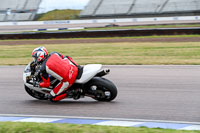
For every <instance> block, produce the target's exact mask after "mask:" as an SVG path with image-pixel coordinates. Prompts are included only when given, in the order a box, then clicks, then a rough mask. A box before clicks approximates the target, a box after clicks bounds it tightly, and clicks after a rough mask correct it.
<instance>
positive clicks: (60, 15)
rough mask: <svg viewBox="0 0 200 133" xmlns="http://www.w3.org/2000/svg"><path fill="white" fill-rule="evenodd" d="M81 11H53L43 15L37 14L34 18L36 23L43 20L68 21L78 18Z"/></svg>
mask: <svg viewBox="0 0 200 133" xmlns="http://www.w3.org/2000/svg"><path fill="white" fill-rule="evenodd" d="M80 12H81V10H71V9H67V10H53V11H50V12H47V13H44V14H39V15H37V16H36V20H37V21H45V20H69V19H77V18H79V14H80Z"/></svg>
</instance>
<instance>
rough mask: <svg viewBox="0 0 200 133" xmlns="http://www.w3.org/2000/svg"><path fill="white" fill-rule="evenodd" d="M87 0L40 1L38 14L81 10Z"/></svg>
mask: <svg viewBox="0 0 200 133" xmlns="http://www.w3.org/2000/svg"><path fill="white" fill-rule="evenodd" d="M88 2H89V0H42V3H41V4H40V9H39V13H41V12H47V11H50V10H54V9H83V8H84V7H85V6H86V5H87V3H88Z"/></svg>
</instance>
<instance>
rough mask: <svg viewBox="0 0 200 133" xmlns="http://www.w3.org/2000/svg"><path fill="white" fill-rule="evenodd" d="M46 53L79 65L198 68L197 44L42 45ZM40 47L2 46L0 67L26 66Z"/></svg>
mask: <svg viewBox="0 0 200 133" xmlns="http://www.w3.org/2000/svg"><path fill="white" fill-rule="evenodd" d="M41 45H42V46H45V47H46V48H47V49H48V51H49V52H52V51H57V52H60V53H63V54H64V55H69V56H71V57H73V59H74V60H75V61H76V62H77V63H78V64H90V63H101V64H113V65H114V64H115V65H143V64H145V65H162V64H164V65H169V64H173V65H199V64H200V43H199V42H178V43H167V42H166V43H163V42H160V43H130V42H129V43H128V42H124V43H94V44H58V45H50V44H47V45H45V44H44V45H43V44H41ZM38 46H40V45H15V46H12V45H9V46H7V45H1V46H0V65H25V64H27V63H28V62H29V61H31V59H32V58H31V53H32V50H33V49H34V48H35V47H38Z"/></svg>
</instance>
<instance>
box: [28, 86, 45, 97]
mask: <svg viewBox="0 0 200 133" xmlns="http://www.w3.org/2000/svg"><path fill="white" fill-rule="evenodd" d="M24 88H25V90H26V92H27V93H28V94H29V95H30V96H32V97H34V98H36V99H38V100H48V98H45V96H44V94H42V93H39V92H36V91H34V90H31V89H30V88H29V87H27V86H26V85H24Z"/></svg>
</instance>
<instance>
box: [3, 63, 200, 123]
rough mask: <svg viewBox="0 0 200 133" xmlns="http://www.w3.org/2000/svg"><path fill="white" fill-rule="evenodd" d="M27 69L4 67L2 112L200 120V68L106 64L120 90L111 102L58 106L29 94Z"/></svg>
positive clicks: (62, 103)
mask: <svg viewBox="0 0 200 133" xmlns="http://www.w3.org/2000/svg"><path fill="white" fill-rule="evenodd" d="M24 67H25V66H0V90H1V93H0V98H1V100H0V107H1V108H0V114H26V115H60V116H81V117H109V118H129V119H149V120H169V121H188V122H200V115H199V112H200V98H199V96H200V89H199V86H200V66H145V65H143V66H106V68H110V69H111V73H110V74H109V75H108V76H106V78H108V79H110V80H112V81H113V82H114V83H115V84H116V86H117V87H118V96H117V98H116V99H115V100H114V101H113V102H97V101H95V100H93V99H91V98H84V99H80V100H78V101H75V100H72V99H66V100H63V101H60V102H58V103H51V102H49V101H39V100H36V99H34V98H32V97H30V96H29V95H28V94H26V92H25V90H24V87H23V81H22V73H23V69H24Z"/></svg>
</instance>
